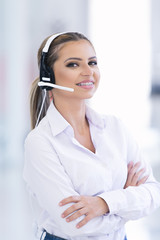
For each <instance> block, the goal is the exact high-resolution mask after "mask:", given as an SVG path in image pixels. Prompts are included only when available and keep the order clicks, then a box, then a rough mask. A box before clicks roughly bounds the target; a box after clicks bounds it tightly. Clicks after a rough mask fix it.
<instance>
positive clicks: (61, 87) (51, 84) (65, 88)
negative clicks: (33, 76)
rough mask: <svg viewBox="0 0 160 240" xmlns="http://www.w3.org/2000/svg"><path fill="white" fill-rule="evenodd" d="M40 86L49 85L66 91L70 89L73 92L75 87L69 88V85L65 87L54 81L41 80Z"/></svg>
mask: <svg viewBox="0 0 160 240" xmlns="http://www.w3.org/2000/svg"><path fill="white" fill-rule="evenodd" d="M42 79H43V78H42ZM38 86H39V87H47V88H48V87H49V88H57V89H61V90H65V91H69V92H73V91H74V89H73V88H69V87H63V86H60V85H57V84H54V83H49V82H42V81H41V82H39V83H38Z"/></svg>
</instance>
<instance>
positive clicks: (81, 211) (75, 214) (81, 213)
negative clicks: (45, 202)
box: [66, 208, 87, 222]
mask: <svg viewBox="0 0 160 240" xmlns="http://www.w3.org/2000/svg"><path fill="white" fill-rule="evenodd" d="M86 214H87V210H86V209H85V208H81V209H79V210H78V211H77V212H75V213H73V214H72V215H71V216H69V217H68V218H66V221H67V222H71V221H73V220H76V219H77V218H79V217H81V216H83V215H86Z"/></svg>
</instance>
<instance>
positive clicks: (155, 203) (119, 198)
mask: <svg viewBox="0 0 160 240" xmlns="http://www.w3.org/2000/svg"><path fill="white" fill-rule="evenodd" d="M122 129H123V132H124V139H125V141H126V146H127V157H126V158H127V163H129V162H130V161H133V162H134V163H136V162H138V161H140V162H141V167H140V168H145V169H146V171H145V173H144V175H148V176H149V177H148V179H147V181H146V182H145V183H144V184H142V185H140V186H136V187H133V186H130V187H128V188H126V189H116V190H113V191H109V192H105V193H102V194H101V195H100V196H101V197H102V198H103V199H104V200H105V201H106V202H107V204H108V206H109V209H110V214H116V215H118V216H120V217H122V218H125V219H128V220H134V219H139V218H141V217H144V216H146V215H148V214H150V213H152V212H153V211H154V210H155V209H156V208H158V207H159V206H160V183H159V182H157V181H156V180H155V178H154V176H153V174H152V169H151V167H150V166H149V164H147V163H146V162H145V161H144V159H143V156H142V153H141V151H140V149H139V147H138V145H137V143H136V142H135V140H134V139H133V137H132V136H131V134H130V133H129V132H128V130H127V129H126V128H125V127H124V126H123V124H122Z"/></svg>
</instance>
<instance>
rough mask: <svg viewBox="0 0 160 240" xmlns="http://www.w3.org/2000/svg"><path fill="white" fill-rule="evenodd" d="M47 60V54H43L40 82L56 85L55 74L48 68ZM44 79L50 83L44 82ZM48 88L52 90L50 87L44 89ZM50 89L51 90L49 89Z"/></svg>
mask: <svg viewBox="0 0 160 240" xmlns="http://www.w3.org/2000/svg"><path fill="white" fill-rule="evenodd" d="M46 59H47V53H45V52H43V53H42V56H41V63H40V81H42V82H44V83H45V82H48V83H55V77H54V72H53V70H52V68H50V67H49V66H47V64H46ZM42 78H48V81H44V80H43V79H42ZM43 88H46V89H47V90H50V89H52V88H50V87H43ZM48 88H50V89H48Z"/></svg>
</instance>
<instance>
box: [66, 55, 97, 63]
mask: <svg viewBox="0 0 160 240" xmlns="http://www.w3.org/2000/svg"><path fill="white" fill-rule="evenodd" d="M93 58H97V57H96V56H93V57H90V58H88V60H90V59H93ZM69 60H78V61H82V58H77V57H70V58H67V59H66V60H65V61H64V62H67V61H69Z"/></svg>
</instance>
